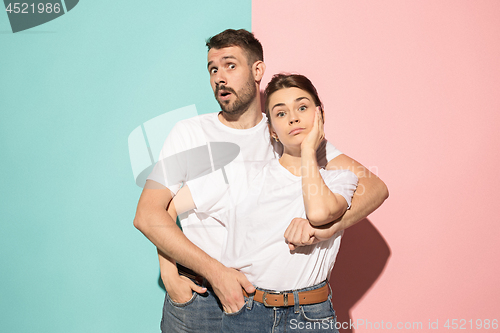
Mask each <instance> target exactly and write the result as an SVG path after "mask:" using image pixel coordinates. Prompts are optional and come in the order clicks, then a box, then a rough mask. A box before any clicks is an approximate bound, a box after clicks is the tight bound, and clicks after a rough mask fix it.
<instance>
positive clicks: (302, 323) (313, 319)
mask: <svg viewBox="0 0 500 333" xmlns="http://www.w3.org/2000/svg"><path fill="white" fill-rule="evenodd" d="M326 283H328V282H327V281H325V282H321V283H320V284H317V285H315V286H312V287H308V288H304V289H299V290H295V291H293V292H294V296H295V299H296V300H298V295H297V293H298V292H300V291H307V290H313V289H317V288H321V287H323V286H324V285H325V284H326ZM257 289H260V288H257ZM261 290H263V291H269V290H265V289H261ZM290 292H291V291H290ZM245 301H246V303H245V305H244V306H243V307H242V308H241V309H240V310H239V311H237V312H234V313H229V314H228V313H224V314H223V315H222V332H223V333H233V332H238V333H241V332H244V333H250V332H255V333H267V332H269V333H282V332H301V333H306V332H307V333H312V332H336V333H338V329H337V328H335V324H336V317H335V311H334V310H333V307H332V302H331V295H330V296H328V300H327V301H325V302H322V303H318V304H311V305H298V304H297V305H295V306H288V307H266V306H265V305H264V304H262V303H259V302H256V301H254V300H253V297H252V296H250V297H248V298H245ZM295 303H298V302H297V301H295Z"/></svg>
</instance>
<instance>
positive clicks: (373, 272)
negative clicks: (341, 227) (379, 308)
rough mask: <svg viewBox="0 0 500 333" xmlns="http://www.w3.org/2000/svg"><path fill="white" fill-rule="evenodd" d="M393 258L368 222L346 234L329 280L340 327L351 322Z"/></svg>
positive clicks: (347, 330)
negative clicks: (353, 315) (353, 310)
mask: <svg viewBox="0 0 500 333" xmlns="http://www.w3.org/2000/svg"><path fill="white" fill-rule="evenodd" d="M390 256H391V250H390V248H389V246H388V244H387V242H386V241H385V239H384V238H383V237H382V235H381V234H380V233H379V232H378V230H377V229H376V228H375V227H374V226H373V224H372V223H371V222H370V221H369V220H368V219H364V220H362V221H360V222H359V223H357V224H356V225H354V226H352V227H351V228H349V229H347V230H346V231H345V233H344V236H343V237H342V245H341V246H340V252H339V254H338V256H337V260H336V262H335V266H334V268H333V271H332V274H331V276H330V285H331V287H332V292H333V296H332V300H333V308H334V309H335V313H336V315H337V321H338V322H339V323H344V322H347V323H349V322H350V321H349V320H350V319H351V309H352V308H353V307H354V305H355V304H356V303H357V302H358V301H359V300H360V299H361V298H363V296H364V295H365V294H366V292H367V291H368V289H370V287H371V286H372V285H373V284H374V283H375V281H376V280H377V279H378V277H379V276H380V275H381V273H382V271H383V270H384V268H385V266H386V264H387V261H388V260H389V257H390ZM344 326H347V325H346V324H344ZM340 331H341V332H343V333H353V331H354V330H353V329H350V328H347V329H340Z"/></svg>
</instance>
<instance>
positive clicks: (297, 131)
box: [288, 127, 305, 135]
mask: <svg viewBox="0 0 500 333" xmlns="http://www.w3.org/2000/svg"><path fill="white" fill-rule="evenodd" d="M303 130H305V128H303V127H298V128H294V129H293V130H291V131H290V132H288V134H289V135H296V134H299V133H301V132H302V131H303Z"/></svg>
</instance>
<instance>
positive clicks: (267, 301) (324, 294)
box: [243, 284, 330, 307]
mask: <svg viewBox="0 0 500 333" xmlns="http://www.w3.org/2000/svg"><path fill="white" fill-rule="evenodd" d="M329 294H330V288H329V287H328V284H325V285H324V286H323V287H321V288H318V289H313V290H308V291H300V292H299V304H300V305H306V304H317V303H322V302H325V301H326V300H328V295H329ZM243 295H245V296H246V297H250V296H249V295H248V294H247V292H246V291H245V290H243ZM253 300H254V301H257V302H259V303H262V304H264V305H265V306H269V307H274V306H277V307H280V306H293V305H295V300H294V297H293V293H290V292H288V293H284V292H268V291H262V290H259V289H257V290H255V294H254V296H253Z"/></svg>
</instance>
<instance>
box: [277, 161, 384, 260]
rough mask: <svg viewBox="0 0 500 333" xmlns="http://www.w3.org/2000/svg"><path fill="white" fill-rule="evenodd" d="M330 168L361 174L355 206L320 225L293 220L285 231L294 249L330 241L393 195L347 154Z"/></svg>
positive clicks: (303, 220) (353, 203)
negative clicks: (340, 215)
mask: <svg viewBox="0 0 500 333" xmlns="http://www.w3.org/2000/svg"><path fill="white" fill-rule="evenodd" d="M326 168H327V169H329V170H339V169H343V170H350V171H352V172H353V173H354V174H355V175H356V176H357V177H358V188H357V189H356V192H354V196H353V197H352V202H351V208H350V209H349V210H347V211H346V212H345V214H344V215H343V216H342V217H341V218H339V219H337V220H335V221H333V222H330V223H328V224H325V225H322V226H317V227H315V226H312V225H311V224H310V223H309V221H308V220H306V219H302V218H295V219H293V220H292V221H291V222H290V225H289V226H288V228H287V229H286V231H285V234H284V236H285V239H286V240H287V242H288V247H289V248H290V250H292V251H293V250H295V249H296V248H297V247H298V246H306V245H311V244H315V243H318V242H321V241H324V240H327V239H329V238H330V237H332V236H333V235H334V234H335V233H337V232H339V231H341V230H344V229H347V228H349V227H350V226H353V225H354V224H356V223H358V222H359V221H361V220H362V219H364V218H365V217H367V216H368V215H370V214H371V213H372V212H373V211H374V210H375V209H377V208H378V207H379V206H380V205H381V204H382V203H383V202H384V201H385V199H387V198H388V197H389V191H388V189H387V186H386V185H385V184H384V182H383V181H382V180H381V179H380V178H378V177H377V176H376V175H374V174H373V173H371V172H370V171H369V170H368V169H366V168H365V167H364V166H363V165H361V164H359V163H358V162H357V161H355V160H353V159H351V158H350V157H348V156H346V155H344V154H341V155H339V156H337V157H336V158H334V159H332V160H331V161H330V162H329V163H328V165H327V166H326Z"/></svg>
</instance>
